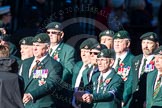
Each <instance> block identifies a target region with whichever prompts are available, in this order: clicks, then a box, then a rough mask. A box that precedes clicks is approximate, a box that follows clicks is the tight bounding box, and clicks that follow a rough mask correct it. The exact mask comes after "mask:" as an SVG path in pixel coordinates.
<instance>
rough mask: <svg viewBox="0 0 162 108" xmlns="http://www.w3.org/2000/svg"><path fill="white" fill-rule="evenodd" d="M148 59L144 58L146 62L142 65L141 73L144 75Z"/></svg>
mask: <svg viewBox="0 0 162 108" xmlns="http://www.w3.org/2000/svg"><path fill="white" fill-rule="evenodd" d="M146 61H147V59H146V58H145V59H144V62H143V65H142V70H141V75H143V73H144V71H145V65H146ZM141 75H140V76H141Z"/></svg>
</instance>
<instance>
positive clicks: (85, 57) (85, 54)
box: [81, 49, 91, 64]
mask: <svg viewBox="0 0 162 108" xmlns="http://www.w3.org/2000/svg"><path fill="white" fill-rule="evenodd" d="M81 58H82V61H83V63H86V64H88V63H90V62H91V60H90V49H81Z"/></svg>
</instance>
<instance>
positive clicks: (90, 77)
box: [89, 66, 98, 82]
mask: <svg viewBox="0 0 162 108" xmlns="http://www.w3.org/2000/svg"><path fill="white" fill-rule="evenodd" d="M97 70H98V67H96V66H93V68H92V70H91V72H90V75H89V82H90V81H91V79H92V74H93V72H96V71H97Z"/></svg>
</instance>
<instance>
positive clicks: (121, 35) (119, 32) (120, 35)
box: [113, 30, 130, 39]
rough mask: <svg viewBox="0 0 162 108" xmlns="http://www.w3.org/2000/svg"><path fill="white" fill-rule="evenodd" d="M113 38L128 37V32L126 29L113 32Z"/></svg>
mask: <svg viewBox="0 0 162 108" xmlns="http://www.w3.org/2000/svg"><path fill="white" fill-rule="evenodd" d="M113 39H130V37H129V33H128V32H127V31H126V30H120V31H118V32H117V33H115V35H114V37H113Z"/></svg>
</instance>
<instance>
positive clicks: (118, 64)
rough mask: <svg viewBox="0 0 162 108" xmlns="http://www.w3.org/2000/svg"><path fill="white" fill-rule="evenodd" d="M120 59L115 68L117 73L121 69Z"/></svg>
mask: <svg viewBox="0 0 162 108" xmlns="http://www.w3.org/2000/svg"><path fill="white" fill-rule="evenodd" d="M120 60H121V59H120V58H118V62H117V65H116V67H115V71H116V72H118V68H119V66H120Z"/></svg>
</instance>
